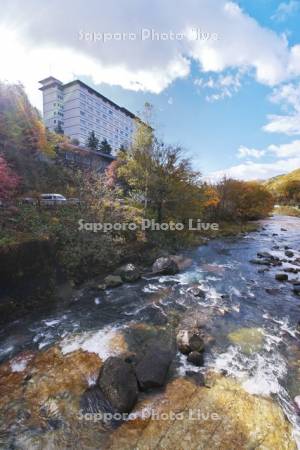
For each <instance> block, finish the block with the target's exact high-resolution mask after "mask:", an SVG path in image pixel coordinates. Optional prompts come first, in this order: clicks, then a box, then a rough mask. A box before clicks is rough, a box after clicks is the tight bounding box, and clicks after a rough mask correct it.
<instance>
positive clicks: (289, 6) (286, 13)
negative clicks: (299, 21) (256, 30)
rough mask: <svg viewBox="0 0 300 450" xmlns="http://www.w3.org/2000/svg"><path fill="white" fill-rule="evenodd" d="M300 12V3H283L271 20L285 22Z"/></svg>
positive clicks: (293, 0)
mask: <svg viewBox="0 0 300 450" xmlns="http://www.w3.org/2000/svg"><path fill="white" fill-rule="evenodd" d="M298 10H299V1H296V0H290V1H289V2H282V3H280V4H279V6H278V8H277V9H276V11H275V14H273V16H272V17H271V19H273V20H275V21H276V22H283V21H285V20H286V19H287V18H289V17H290V16H291V15H292V14H294V13H295V12H297V11H298Z"/></svg>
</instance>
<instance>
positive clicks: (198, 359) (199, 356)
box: [187, 352, 204, 367]
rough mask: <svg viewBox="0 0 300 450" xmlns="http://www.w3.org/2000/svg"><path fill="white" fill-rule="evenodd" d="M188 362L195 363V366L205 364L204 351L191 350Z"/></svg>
mask: <svg viewBox="0 0 300 450" xmlns="http://www.w3.org/2000/svg"><path fill="white" fill-rule="evenodd" d="M187 360H188V362H190V363H192V364H194V365H195V366H199V367H200V366H203V364H204V357H203V353H200V352H191V353H189V354H188V356H187Z"/></svg>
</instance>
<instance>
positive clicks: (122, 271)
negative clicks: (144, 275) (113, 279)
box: [115, 264, 141, 283]
mask: <svg viewBox="0 0 300 450" xmlns="http://www.w3.org/2000/svg"><path fill="white" fill-rule="evenodd" d="M115 274H116V275H119V276H120V277H121V278H122V280H123V281H124V282H127V283H132V282H134V281H137V280H138V279H139V278H140V277H141V273H140V271H139V269H138V268H137V267H136V266H135V265H134V264H125V265H124V266H121V267H119V269H117V270H116V272H115Z"/></svg>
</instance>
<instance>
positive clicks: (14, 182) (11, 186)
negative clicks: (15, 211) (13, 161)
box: [0, 156, 20, 200]
mask: <svg viewBox="0 0 300 450" xmlns="http://www.w3.org/2000/svg"><path fill="white" fill-rule="evenodd" d="M19 182H20V178H19V177H18V176H17V175H16V174H15V172H14V171H13V170H12V169H11V168H10V167H9V166H8V164H7V162H6V160H5V158H4V157H3V156H0V199H1V200H7V199H9V198H11V197H12V196H13V195H14V193H15V191H16V188H17V187H18V185H19Z"/></svg>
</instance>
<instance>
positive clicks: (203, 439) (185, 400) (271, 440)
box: [107, 377, 297, 450]
mask: <svg viewBox="0 0 300 450" xmlns="http://www.w3.org/2000/svg"><path fill="white" fill-rule="evenodd" d="M151 400H152V402H151ZM153 400H154V399H149V400H148V403H146V404H145V401H143V402H142V401H141V403H140V404H137V407H136V411H140V410H141V409H142V408H147V406H148V407H150V408H154V411H155V414H156V415H157V416H158V417H163V416H165V417H170V419H166V420H151V418H149V419H147V420H138V421H134V423H133V421H127V422H125V423H124V424H122V426H121V427H119V428H118V429H117V430H116V432H115V433H113V434H112V435H111V436H110V442H109V445H108V446H107V448H109V450H119V449H120V448H122V450H132V449H134V448H135V449H136V448H138V449H140V450H146V449H147V450H150V449H164V450H190V449H197V448H199V449H200V448H203V449H204V448H205V449H222V450H241V449H255V448H261V449H262V448H263V449H265V450H275V449H276V450H277V449H278V450H279V449H285V450H295V449H296V448H297V447H296V443H295V441H294V438H293V434H292V426H291V425H290V424H289V422H288V421H287V419H286V418H285V416H284V414H283V412H282V410H281V408H280V407H279V405H278V404H277V403H276V402H275V401H273V400H272V399H270V398H262V397H259V396H256V395H251V394H249V393H247V392H246V391H245V390H244V389H243V388H242V387H241V386H240V385H239V383H237V382H236V381H234V380H233V379H232V378H229V377H226V378H225V377H220V378H219V379H218V380H216V381H214V382H213V384H212V386H211V388H210V389H204V388H202V387H197V386H195V383H193V382H192V381H190V380H188V379H187V378H178V379H176V380H174V381H172V383H170V384H168V385H167V387H166V391H165V393H164V400H165V401H163V402H161V403H159V404H156V405H154V406H153ZM187 409H188V410H189V412H190V413H191V414H192V415H193V417H194V414H196V413H197V411H198V412H199V411H201V412H205V414H207V418H206V419H202V418H200V421H199V420H191V416H190V414H188V413H187ZM181 411H184V414H181V416H180V417H181V419H180V420H174V419H173V418H171V417H172V416H171V415H172V413H175V414H176V413H178V412H181ZM212 413H214V414H212Z"/></svg>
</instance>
